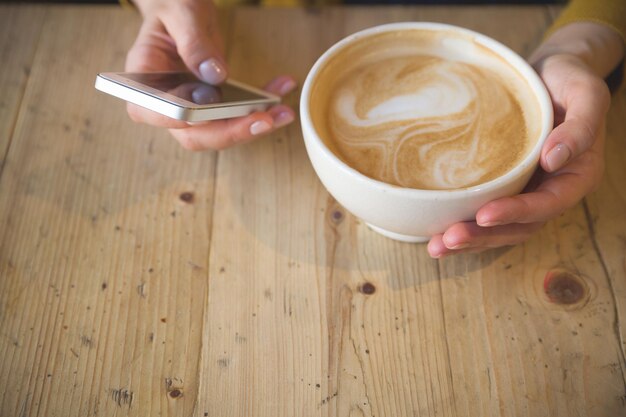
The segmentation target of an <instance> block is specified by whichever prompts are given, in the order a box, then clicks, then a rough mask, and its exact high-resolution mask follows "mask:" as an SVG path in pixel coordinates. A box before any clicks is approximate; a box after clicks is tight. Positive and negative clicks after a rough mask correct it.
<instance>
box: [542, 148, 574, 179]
mask: <svg viewBox="0 0 626 417" xmlns="http://www.w3.org/2000/svg"><path fill="white" fill-rule="evenodd" d="M571 156H572V153H571V152H570V150H569V148H568V147H567V145H564V144H562V143H559V144H558V145H556V146H555V147H554V148H552V149H551V150H550V152H548V154H547V155H546V163H547V164H548V170H549V171H550V172H554V171H556V170H557V169H559V168H561V167H562V166H563V165H565V163H566V162H567V161H568V160H569V159H570V157H571Z"/></svg>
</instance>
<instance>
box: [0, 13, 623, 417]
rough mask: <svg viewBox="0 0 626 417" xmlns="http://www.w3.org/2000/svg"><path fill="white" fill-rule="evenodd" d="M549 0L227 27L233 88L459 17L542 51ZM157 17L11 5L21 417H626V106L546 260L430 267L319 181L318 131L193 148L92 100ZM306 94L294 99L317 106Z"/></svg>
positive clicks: (1, 261) (11, 228)
mask: <svg viewBox="0 0 626 417" xmlns="http://www.w3.org/2000/svg"><path fill="white" fill-rule="evenodd" d="M554 16H555V12H554V10H551V9H548V8H544V7H394V8H331V9H324V10H315V9H312V10H302V9H292V10H289V9H275V10H263V9H257V8H239V9H233V10H225V11H222V12H221V19H220V21H221V24H222V25H223V27H222V32H223V33H224V35H225V38H226V42H227V44H228V45H229V48H228V55H229V62H230V64H231V68H232V73H233V75H234V76H235V77H237V78H240V79H243V80H246V81H248V82H251V83H254V84H259V85H261V84H263V83H264V82H265V81H266V80H268V79H270V78H271V77H272V76H273V75H276V74H279V73H284V72H286V73H293V74H295V75H296V76H297V78H298V79H300V80H301V81H302V80H303V79H304V77H305V75H306V73H307V71H308V69H309V67H310V66H311V65H312V63H313V62H314V60H315V59H316V58H317V57H318V56H319V55H320V54H321V53H322V52H323V51H324V50H325V49H326V48H327V47H328V46H329V45H331V44H332V43H333V42H335V41H336V40H338V39H340V38H341V37H343V36H344V35H346V34H348V33H351V32H354V31H356V30H358V29H361V28H364V27H367V26H371V25H375V24H380V23H384V22H392V21H401V20H432V21H443V22H449V23H453V24H458V25H462V26H466V27H469V28H471V29H475V30H478V31H481V32H484V33H486V34H488V35H491V36H494V37H496V38H498V39H500V40H501V41H503V42H504V43H506V44H508V45H510V46H511V47H512V48H513V49H515V50H517V51H518V52H520V53H521V54H528V53H529V51H530V50H531V49H532V48H533V47H534V46H535V45H536V44H537V43H538V42H539V40H540V39H541V36H542V32H543V31H544V29H545V28H546V27H547V26H548V25H549V24H550V22H551V21H552V20H553V18H554ZM139 24H140V17H139V15H138V14H137V13H135V12H133V11H132V10H124V9H121V8H119V7H86V6H83V7H80V6H37V5H35V6H23V5H14V6H6V5H5V6H2V7H0V57H1V59H2V63H1V64H0V65H1V66H0V91H2V93H1V94H0V164H1V165H0V175H1V176H0V225H1V227H0V387H1V388H0V415H1V416H3V417H4V416H19V417H22V416H46V417H52V416H63V417H67V416H126V415H129V416H159V415H160V416H199V417H203V416H211V417H214V416H233V417H242V416H271V417H276V416H286V417H287V416H288V417H293V416H372V417H374V416H378V417H383V416H384V417H399V416H468V417H474V416H481V417H482V416H532V417H536V416H610V417H617V416H626V359H625V351H626V341H625V340H624V331H625V326H626V324H625V323H626V310H625V309H626V271H625V269H626V260H625V252H626V220H625V218H626V217H625V213H626V186H624V183H625V181H626V169H625V167H626V141H625V140H624V132H625V131H626V95H625V93H624V91H623V90H622V91H621V92H619V93H618V94H617V95H615V97H614V102H613V107H612V109H611V113H610V117H609V125H608V144H607V170H606V176H605V178H604V181H603V183H602V185H601V187H600V189H599V190H598V191H597V192H596V193H594V194H592V195H591V196H590V197H588V198H587V199H585V201H584V202H582V203H581V204H579V205H578V206H577V207H575V208H574V209H571V210H569V211H568V212H566V213H565V214H564V215H563V216H561V217H560V218H558V219H557V220H555V221H552V222H550V223H549V224H547V225H546V226H545V227H544V228H543V229H542V230H541V232H540V233H538V234H537V235H536V236H534V237H533V238H532V239H531V240H530V241H529V242H528V243H526V244H524V245H519V246H517V247H513V248H507V249H501V250H493V251H489V252H486V253H484V254H480V255H462V256H455V257H451V258H447V259H443V260H441V261H436V260H432V259H430V258H429V257H428V255H427V253H426V248H425V246H424V245H412V244H403V243H398V242H394V241H392V240H388V239H386V238H384V237H381V236H379V235H377V234H376V233H374V232H372V231H370V230H369V229H368V228H367V227H366V226H365V225H364V224H362V223H360V222H359V221H358V220H356V219H355V218H354V217H352V216H351V215H350V214H348V213H346V212H344V210H343V209H342V207H340V206H339V205H338V204H337V203H336V202H335V201H334V200H333V199H332V198H331V197H329V195H328V194H327V193H326V191H325V190H324V188H323V187H322V186H321V185H320V183H319V181H318V179H317V178H316V176H315V174H314V173H313V170H312V169H311V166H310V164H309V161H308V159H307V156H306V153H305V150H304V146H303V141H302V136H301V133H300V127H299V125H298V124H297V123H295V124H294V125H293V126H290V127H289V128H287V129H284V130H282V131H280V132H278V133H276V134H274V135H272V136H271V137H268V138H265V139H263V140H261V141H258V142H256V143H252V144H248V145H245V146H240V147H236V148H233V149H229V150H226V151H222V152H203V153H192V152H188V151H185V150H183V149H182V148H181V147H179V146H178V145H177V144H176V143H175V141H174V140H173V139H171V138H170V137H169V135H168V133H167V132H165V131H163V130H159V129H156V128H152V127H148V126H143V125H136V124H133V123H132V122H131V121H130V120H129V119H128V117H127V115H126V113H125V106H124V105H123V103H122V102H121V101H118V100H116V99H114V98H111V97H108V96H106V95H104V94H101V93H99V92H97V91H96V90H94V88H93V82H94V79H95V74H96V73H97V72H98V71H103V70H121V69H122V68H123V66H124V59H125V54H126V51H127V50H128V48H129V46H130V44H131V42H132V41H133V40H134V37H135V34H136V32H137V29H138V27H139ZM296 96H297V94H294V95H293V96H292V97H291V98H289V99H288V101H289V102H290V103H291V104H293V105H296V104H297V99H298V98H297V97H296Z"/></svg>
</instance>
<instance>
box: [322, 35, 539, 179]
mask: <svg viewBox="0 0 626 417" xmlns="http://www.w3.org/2000/svg"><path fill="white" fill-rule="evenodd" d="M414 32H419V31H414ZM385 35H386V37H387V38H388V39H384V38H385ZM393 35H394V34H391V35H389V34H382V35H377V39H374V40H373V42H372V43H370V44H366V45H362V50H361V51H358V49H359V48H358V47H357V48H356V52H355V51H352V52H348V53H345V54H343V55H342V54H338V57H341V59H340V62H343V63H344V64H345V65H343V66H342V67H343V68H340V67H338V66H335V65H333V63H331V64H330V65H329V71H327V73H326V74H327V75H326V77H327V79H324V77H325V75H324V73H323V72H322V73H321V75H320V79H319V80H318V83H320V82H324V83H329V84H328V86H330V85H332V87H331V88H329V89H323V90H324V91H323V92H324V93H325V94H324V93H322V94H318V95H317V96H316V94H315V92H314V94H313V95H312V98H311V108H319V107H320V105H321V102H320V103H315V101H317V100H320V99H321V100H322V102H323V103H324V104H323V105H322V108H323V109H325V111H324V113H322V112H320V114H318V115H317V116H316V115H315V114H314V115H313V116H314V122H315V120H316V119H317V122H316V123H317V124H316V126H317V127H321V129H320V130H321V132H320V133H321V136H322V137H323V139H324V141H325V142H326V143H327V145H328V146H329V148H330V149H331V150H332V151H333V152H334V153H335V154H336V155H337V156H338V157H339V158H341V159H342V160H343V161H344V162H346V163H347V164H348V165H350V166H351V167H353V168H355V169H356V170H358V171H359V172H361V173H363V174H364V175H367V176H369V177H371V178H374V179H377V180H379V181H383V182H386V183H390V184H394V185H398V186H402V187H407V188H419V189H455V188H463V187H470V186H473V185H477V184H480V183H484V182H487V181H489V180H491V179H493V178H496V177H498V176H500V175H502V174H504V173H506V172H507V171H509V170H510V169H511V168H513V167H514V166H515V165H516V164H517V163H519V161H520V160H521V159H522V158H523V157H524V155H525V154H526V153H527V151H528V149H529V141H530V140H529V132H528V129H527V123H526V120H525V118H524V111H523V106H522V105H521V104H520V101H519V99H518V98H517V97H516V96H515V94H514V93H513V91H514V90H513V88H514V87H513V86H511V85H510V84H511V83H510V82H509V81H510V80H511V79H512V78H514V77H515V74H514V73H513V72H514V70H513V69H512V68H507V67H505V68H506V69H507V70H510V71H511V75H510V76H508V75H507V74H504V76H503V74H502V71H501V70H500V71H494V70H492V69H490V68H489V67H486V66H481V65H480V64H479V62H471V60H463V59H462V58H463V56H462V55H460V56H454V55H452V57H453V58H452V59H451V57H450V55H451V54H453V53H451V52H450V51H448V50H445V49H444V48H441V49H440V50H443V51H444V52H445V53H444V54H442V53H433V51H432V50H428V48H431V49H432V46H433V45H432V44H438V45H439V47H441V42H442V40H441V39H437V38H436V37H434V36H433V35H430V34H426V35H425V34H424V33H422V32H419V33H418V34H416V35H415V36H418V37H420V39H419V41H421V43H420V45H423V44H424V43H425V41H426V43H427V44H428V45H427V47H428V48H427V49H426V50H424V48H423V47H422V49H419V47H415V46H413V45H411V42H410V41H411V39H409V42H406V36H405V37H402V38H400V39H398V38H397V36H395V37H394V36H393ZM381 37H382V38H383V39H380V38H381ZM413 41H415V39H413ZM376 44H378V47H377V46H376ZM357 46H358V44H357ZM454 47H455V45H453V46H452V48H454ZM394 48H395V49H394ZM461 49H463V48H461ZM355 53H356V56H355ZM481 53H483V54H485V53H487V52H481ZM344 55H345V56H344ZM351 55H352V58H355V59H351V58H350V56H351ZM493 55H495V54H493ZM491 59H492V60H493V59H494V57H491ZM496 59H497V58H496ZM336 63H337V62H335V64H336ZM487 63H489V60H487ZM500 65H501V66H502V62H500ZM331 71H332V77H331V76H330V75H331ZM517 82H519V80H518V81H517ZM320 124H322V125H323V126H320Z"/></svg>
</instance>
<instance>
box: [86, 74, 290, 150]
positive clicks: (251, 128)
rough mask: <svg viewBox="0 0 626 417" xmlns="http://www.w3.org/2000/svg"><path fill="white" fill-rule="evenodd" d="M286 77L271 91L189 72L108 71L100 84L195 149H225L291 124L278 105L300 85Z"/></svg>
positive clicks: (134, 114) (138, 116)
mask: <svg viewBox="0 0 626 417" xmlns="http://www.w3.org/2000/svg"><path fill="white" fill-rule="evenodd" d="M295 85H296V84H295V80H293V78H291V77H287V76H282V77H278V78H275V79H274V80H272V81H271V82H270V83H269V84H268V85H267V86H266V87H265V90H259V89H256V88H254V87H250V86H247V85H245V84H243V83H239V82H236V81H227V82H226V83H223V84H221V85H219V86H212V85H209V84H206V83H204V82H202V81H200V80H198V79H196V78H195V77H194V76H193V75H191V74H189V73H172V72H167V73H102V74H98V77H97V78H96V88H97V89H99V90H101V91H103V92H106V93H109V94H111V95H113V96H116V97H119V98H122V99H123V100H126V101H128V103H129V104H128V113H129V115H130V117H131V119H132V120H134V121H135V122H139V123H146V124H150V125H154V126H159V127H165V128H168V129H169V130H170V132H171V133H172V135H173V136H174V137H175V138H176V139H177V140H178V141H179V142H180V144H181V145H182V146H183V147H184V148H186V149H189V150H195V151H197V150H205V149H223V148H227V147H229V146H232V145H235V144H239V143H244V142H248V141H249V140H251V139H253V138H254V137H256V136H260V135H263V134H266V133H269V132H271V131H273V130H274V129H277V128H280V127H282V126H285V125H287V124H289V123H291V122H292V121H293V120H294V113H293V110H292V109H291V108H289V107H288V106H285V105H281V104H278V103H279V101H280V96H281V95H283V94H286V93H288V92H289V91H291V90H292V89H293V88H294V87H295Z"/></svg>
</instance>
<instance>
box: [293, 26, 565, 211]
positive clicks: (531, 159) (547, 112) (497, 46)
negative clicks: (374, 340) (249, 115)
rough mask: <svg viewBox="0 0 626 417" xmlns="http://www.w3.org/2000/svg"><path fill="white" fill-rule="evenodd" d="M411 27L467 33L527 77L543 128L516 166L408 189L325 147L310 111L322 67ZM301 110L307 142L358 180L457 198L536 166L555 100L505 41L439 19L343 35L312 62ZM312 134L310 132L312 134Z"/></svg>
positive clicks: (384, 188) (385, 187)
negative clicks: (459, 182)
mask: <svg viewBox="0 0 626 417" xmlns="http://www.w3.org/2000/svg"><path fill="white" fill-rule="evenodd" d="M411 29H420V30H432V31H443V30H445V31H452V32H457V33H460V34H462V35H464V36H468V37H470V38H472V40H473V41H474V42H476V43H478V44H479V45H482V46H484V47H486V48H488V49H489V50H490V51H492V52H494V53H496V54H497V55H498V56H500V57H502V58H504V59H505V60H506V61H507V62H508V63H509V64H510V65H511V66H512V67H513V68H514V69H515V70H517V71H518V72H519V74H520V75H521V76H522V77H523V78H524V80H525V81H526V82H527V83H528V84H529V85H530V87H531V89H532V92H533V95H534V96H535V98H536V99H537V101H538V103H539V107H540V111H539V113H540V114H541V117H542V121H541V125H540V126H541V128H540V133H539V137H538V138H537V141H536V143H535V144H534V145H533V147H532V149H531V150H530V152H528V154H527V155H526V156H525V157H524V158H523V159H522V161H520V162H519V163H518V164H517V165H515V167H513V168H512V169H511V170H509V171H507V172H506V173H505V174H503V175H500V176H498V177H496V178H494V179H492V180H489V181H487V182H484V183H481V184H477V185H473V186H470V187H462V188H453V189H445V190H431V189H417V188H407V187H402V186H399V185H394V184H389V183H386V182H383V181H380V180H376V179H374V178H371V177H368V176H367V175H365V174H362V173H361V172H359V171H358V170H356V169H354V168H352V167H351V166H349V165H348V164H346V163H345V162H344V161H342V160H341V159H340V158H339V157H338V156H337V155H335V154H334V153H333V152H332V151H331V150H330V149H329V148H328V146H326V144H325V143H324V141H323V140H322V138H321V135H320V134H319V132H318V130H317V129H316V128H315V126H314V125H313V122H312V120H311V115H310V112H309V96H310V92H311V86H312V84H313V81H314V80H315V78H316V76H317V74H318V72H319V70H320V68H321V67H322V66H323V65H324V64H325V63H326V61H328V60H329V59H330V57H332V56H333V55H334V54H335V53H336V52H337V51H339V50H341V49H343V48H345V47H347V46H348V45H350V44H351V43H353V42H355V41H357V40H359V39H361V38H364V37H368V36H372V35H375V34H378V33H384V32H390V31H395V30H411ZM300 109H301V112H300V113H301V114H300V117H301V123H302V124H303V128H305V129H308V130H310V131H311V132H313V133H314V135H312V136H313V138H310V137H309V138H308V139H305V141H309V140H313V141H314V142H315V144H316V145H317V146H318V147H319V148H320V150H321V152H322V153H323V154H324V156H325V157H326V158H328V159H331V160H332V161H333V162H334V163H335V164H336V165H338V166H339V167H340V169H341V170H343V171H344V172H346V173H347V174H349V175H350V176H352V177H354V178H356V179H358V180H359V181H363V182H367V183H368V184H370V185H373V186H375V187H377V188H378V189H380V190H381V191H383V192H388V193H401V194H403V195H406V194H410V195H415V196H424V197H426V196H428V197H432V198H438V199H446V198H454V197H457V196H458V194H459V193H463V194H468V193H469V194H473V193H482V192H487V191H491V190H492V189H495V188H497V187H499V186H501V185H502V184H506V183H509V182H510V181H513V180H515V179H516V178H519V176H520V175H523V173H524V172H526V171H527V169H528V168H529V166H531V165H537V163H538V161H539V156H540V154H541V149H542V148H543V145H544V143H545V140H546V138H547V136H548V135H549V133H550V131H551V130H552V127H553V117H554V114H553V109H552V101H551V99H550V95H549V93H548V91H547V89H546V87H545V85H544V83H543V81H542V80H541V78H540V77H539V75H538V74H537V73H536V72H535V70H534V69H533V68H532V67H531V65H530V64H529V63H528V62H526V60H524V59H523V58H522V57H521V56H520V55H519V54H517V53H516V52H515V51H513V50H512V49H511V48H509V47H508V46H506V45H504V44H503V43H501V42H499V41H497V40H495V39H493V38H490V37H489V36H487V35H484V34H482V33H479V32H476V31H473V30H471V29H467V28H463V27H460V26H455V25H451V24H447V23H438V22H397V23H388V24H383V25H379V26H374V27H370V28H367V29H363V30H361V31H358V32H355V33H353V34H351V35H348V36H346V37H344V38H343V39H341V40H339V41H338V42H336V43H335V44H334V45H332V46H331V47H330V48H329V49H327V50H326V51H325V52H324V53H323V54H322V55H321V56H320V57H319V58H318V59H317V61H316V62H315V64H313V66H312V67H311V70H310V71H309V73H308V75H307V77H306V80H305V82H304V85H303V87H302V94H301V96H300ZM309 136H311V135H309Z"/></svg>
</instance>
